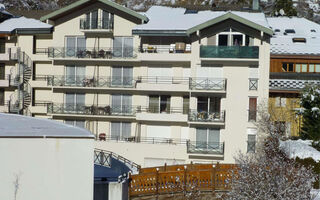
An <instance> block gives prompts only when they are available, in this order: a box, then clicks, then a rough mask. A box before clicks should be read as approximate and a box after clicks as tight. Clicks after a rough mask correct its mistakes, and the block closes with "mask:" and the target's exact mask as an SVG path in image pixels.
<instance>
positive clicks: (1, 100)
mask: <svg viewBox="0 0 320 200" xmlns="http://www.w3.org/2000/svg"><path fill="white" fill-rule="evenodd" d="M3 105H4V89H3V88H2V89H0V106H3Z"/></svg>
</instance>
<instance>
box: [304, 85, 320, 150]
mask: <svg viewBox="0 0 320 200" xmlns="http://www.w3.org/2000/svg"><path fill="white" fill-rule="evenodd" d="M301 106H302V107H303V113H302V117H303V125H302V130H301V136H302V137H303V138H304V139H311V140H313V141H314V144H316V143H319V142H320V86H317V85H307V86H306V87H305V88H304V90H303V94H302V97H301Z"/></svg>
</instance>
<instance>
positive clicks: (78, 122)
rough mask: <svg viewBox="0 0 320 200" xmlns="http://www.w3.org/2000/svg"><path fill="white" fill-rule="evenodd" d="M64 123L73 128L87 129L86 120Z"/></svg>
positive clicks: (66, 121)
mask: <svg viewBox="0 0 320 200" xmlns="http://www.w3.org/2000/svg"><path fill="white" fill-rule="evenodd" d="M64 123H66V124H69V125H71V126H76V127H79V128H85V121H84V120H65V121H64Z"/></svg>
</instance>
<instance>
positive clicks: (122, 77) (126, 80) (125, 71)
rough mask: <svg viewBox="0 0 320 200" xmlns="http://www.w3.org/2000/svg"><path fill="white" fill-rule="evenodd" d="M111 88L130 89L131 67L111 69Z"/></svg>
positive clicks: (131, 83) (131, 81)
mask: <svg viewBox="0 0 320 200" xmlns="http://www.w3.org/2000/svg"><path fill="white" fill-rule="evenodd" d="M111 86H121V87H132V86H133V67H112V81H111Z"/></svg>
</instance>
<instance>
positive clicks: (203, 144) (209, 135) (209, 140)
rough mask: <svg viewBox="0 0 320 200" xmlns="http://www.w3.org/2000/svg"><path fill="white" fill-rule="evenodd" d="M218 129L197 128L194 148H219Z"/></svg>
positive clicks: (212, 149) (205, 149)
mask: <svg viewBox="0 0 320 200" xmlns="http://www.w3.org/2000/svg"><path fill="white" fill-rule="evenodd" d="M219 147H220V130H219V129H205V128H197V130H196V148H197V149H200V150H204V151H214V150H219Z"/></svg>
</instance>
